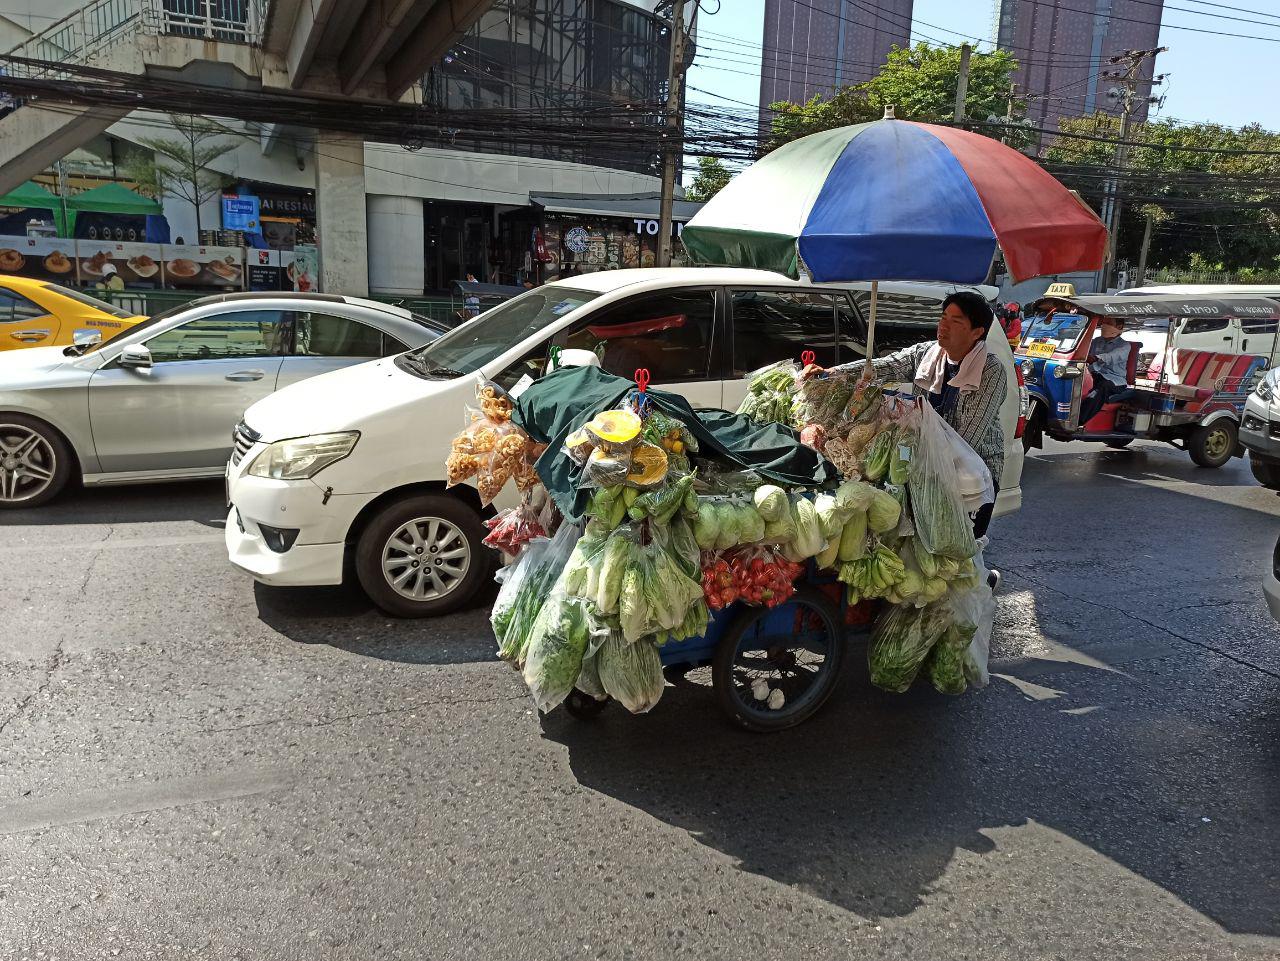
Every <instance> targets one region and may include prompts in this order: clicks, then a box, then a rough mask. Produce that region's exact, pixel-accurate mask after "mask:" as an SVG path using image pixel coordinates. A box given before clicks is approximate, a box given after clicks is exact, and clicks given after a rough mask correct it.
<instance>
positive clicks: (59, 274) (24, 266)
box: [0, 236, 76, 286]
mask: <svg viewBox="0 0 1280 961" xmlns="http://www.w3.org/2000/svg"><path fill="white" fill-rule="evenodd" d="M5 275H9V276H15V275H16V276H18V277H31V278H33V279H35V280H47V281H50V282H52V283H55V284H64V285H68V286H75V283H76V242H75V241H74V240H71V239H70V238H66V237H25V236H23V237H16V236H15V237H0V276H5Z"/></svg>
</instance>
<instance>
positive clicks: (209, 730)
mask: <svg viewBox="0 0 1280 961" xmlns="http://www.w3.org/2000/svg"><path fill="white" fill-rule="evenodd" d="M528 696H529V695H528V693H527V692H525V691H521V692H519V693H517V694H502V695H497V696H494V697H456V698H448V699H444V698H433V699H432V700H430V701H420V702H418V703H416V704H410V705H407V706H405V707H389V708H386V709H385V710H381V711H360V712H357V713H354V714H338V715H335V716H334V717H323V718H318V719H316V720H307V719H304V718H294V717H276V718H271V719H270V720H267V721H251V722H249V723H248V724H236V725H233V726H231V727H206V728H200V730H199V731H198V732H197V733H199V734H225V733H227V732H229V731H247V730H251V729H253V728H259V727H272V726H274V725H279V724H291V725H297V726H300V727H307V728H316V727H329V726H331V725H334V724H341V723H343V722H344V721H364V720H367V719H369V718H375V717H386V716H388V715H392V714H413V713H415V712H418V711H424V710H429V709H431V708H435V707H451V706H453V705H455V704H495V703H498V702H501V701H519V700H523V699H524V698H526V697H528Z"/></svg>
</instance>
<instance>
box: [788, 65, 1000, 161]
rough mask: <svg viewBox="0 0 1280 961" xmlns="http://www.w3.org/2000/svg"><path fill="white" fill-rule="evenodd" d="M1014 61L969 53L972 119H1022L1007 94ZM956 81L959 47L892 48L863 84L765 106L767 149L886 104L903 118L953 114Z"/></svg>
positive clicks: (859, 118)
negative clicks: (769, 117)
mask: <svg viewBox="0 0 1280 961" xmlns="http://www.w3.org/2000/svg"><path fill="white" fill-rule="evenodd" d="M1017 69H1018V62H1017V60H1015V59H1014V58H1013V57H1012V56H1011V55H1010V54H1009V53H1007V52H1005V51H1003V50H997V51H996V52H994V53H978V52H977V51H974V52H973V53H972V54H971V55H970V58H969V86H968V88H967V91H966V93H965V114H966V116H968V117H970V118H973V119H976V120H987V119H989V118H992V117H997V118H1000V119H1003V118H1004V117H1006V116H1012V117H1014V118H1021V116H1022V115H1023V113H1024V112H1025V109H1026V103H1025V101H1023V100H1021V99H1018V98H1012V100H1011V93H1012V83H1013V81H1012V77H1013V72H1014V71H1015V70H1017ZM959 83H960V50H959V48H958V47H933V46H930V45H929V44H927V43H918V44H916V45H915V46H914V47H905V48H903V47H896V46H895V47H894V48H893V49H892V50H891V51H890V52H889V56H888V58H887V60H886V61H885V64H884V66H883V67H881V68H880V72H879V73H878V74H877V75H876V76H875V77H873V78H872V79H871V80H869V81H867V82H866V83H861V84H856V85H854V86H849V87H845V88H843V89H842V90H840V91H839V92H838V93H836V94H835V96H833V97H831V98H830V99H828V98H825V97H823V96H821V95H815V96H814V97H813V98H811V99H810V100H809V101H808V102H807V103H804V104H794V103H787V102H785V101H783V102H779V103H773V104H770V105H769V106H770V108H771V109H772V110H774V111H775V115H774V118H773V121H772V131H771V132H772V137H771V138H770V140H769V143H768V145H767V149H768V150H776V149H777V148H778V147H781V146H782V145H783V144H784V143H789V142H790V141H792V140H796V139H798V138H800V137H806V136H808V135H809V134H812V133H818V132H819V131H822V130H830V129H832V128H834V127H844V126H847V125H849V124H855V123H865V122H867V121H870V120H878V119H879V118H880V117H881V116H883V115H884V108H885V106H886V105H888V104H892V105H893V107H894V113H895V115H896V116H897V117H898V118H899V119H902V120H920V121H924V122H926V123H936V122H938V121H949V120H952V119H953V118H954V112H955V100H956V88H957V86H958V85H959Z"/></svg>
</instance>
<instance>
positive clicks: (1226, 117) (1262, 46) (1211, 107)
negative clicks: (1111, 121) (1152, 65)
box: [688, 0, 1280, 130]
mask: <svg viewBox="0 0 1280 961" xmlns="http://www.w3.org/2000/svg"><path fill="white" fill-rule="evenodd" d="M1222 3H1224V4H1229V5H1230V6H1232V7H1238V8H1244V10H1228V9H1223V7H1221V6H1214V5H1212V4H1205V3H1203V2H1200V0H1167V5H1171V6H1175V7H1180V8H1185V9H1183V10H1169V9H1166V10H1165V12H1164V18H1163V27H1162V30H1161V36H1160V42H1161V44H1162V45H1163V46H1166V47H1168V48H1169V52H1168V53H1164V54H1161V55H1160V57H1159V58H1158V59H1157V60H1156V72H1157V73H1168V74H1171V76H1170V78H1169V81H1168V83H1167V84H1166V85H1165V86H1164V88H1163V90H1164V92H1166V93H1167V94H1168V100H1167V101H1166V103H1165V105H1164V108H1163V110H1161V111H1160V112H1159V113H1158V114H1156V116H1163V117H1176V118H1177V119H1179V120H1214V121H1217V122H1219V123H1226V124H1230V125H1232V126H1239V125H1241V124H1245V123H1251V122H1257V123H1260V124H1262V125H1263V126H1264V127H1267V128H1269V129H1271V130H1277V129H1280V97H1277V95H1276V93H1275V90H1276V83H1275V79H1274V72H1273V71H1274V68H1273V66H1272V65H1274V64H1275V63H1276V62H1277V60H1278V59H1280V0H1222ZM1073 5H1074V4H1073ZM714 9H715V0H704V7H703V13H702V14H701V16H700V18H699V29H700V30H704V31H712V32H714V33H715V34H718V35H720V36H716V37H712V36H710V35H707V36H706V38H705V39H706V40H707V41H708V42H709V43H712V44H714V45H715V46H717V47H721V48H725V47H729V48H731V49H735V50H738V51H741V54H740V55H727V54H725V53H723V51H717V52H712V51H704V50H701V49H700V51H699V57H698V59H697V60H696V61H695V62H694V65H693V67H692V68H691V69H690V72H689V81H688V82H689V86H690V87H691V88H699V89H701V90H707V91H710V92H712V93H714V94H720V95H721V96H724V97H731V98H733V99H734V100H745V101H748V102H750V103H752V104H755V103H756V102H757V101H758V100H759V96H760V79H759V77H760V53H759V47H760V41H761V38H762V35H763V30H764V27H763V24H764V0H720V12H719V13H718V14H713V15H712V14H708V12H707V11H709V10H714ZM1189 10H1202V11H1203V13H1190V12H1186V11H1189ZM1246 11H1253V12H1246ZM1263 11H1266V12H1263ZM991 14H992V0H915V13H914V21H915V25H916V30H917V31H923V32H924V33H927V34H929V35H930V36H931V37H935V38H938V39H946V40H950V41H952V42H954V43H962V42H964V40H965V39H966V37H965V36H964V35H972V36H976V37H981V38H983V39H986V38H989V37H990V35H991ZM1228 17H1235V18H1240V19H1239V20H1231V19H1226V18H1228ZM1241 21H1263V22H1264V23H1271V22H1274V24H1275V26H1274V27H1271V26H1264V25H1263V24H1261V23H1251V22H1241ZM924 23H928V24H931V25H933V26H924V25H923V24H924ZM1174 24H1180V25H1183V26H1188V27H1196V28H1199V29H1201V30H1217V31H1225V32H1230V33H1241V34H1253V35H1255V36H1269V37H1272V38H1275V40H1276V42H1274V43H1271V42H1266V41H1261V40H1247V39H1242V38H1239V37H1221V36H1213V35H1211V34H1207V33H1194V32H1191V31H1188V30H1178V29H1171V26H1172V25H1174ZM939 28H945V29H939ZM947 31H954V32H950V33H949V32H947ZM724 35H728V36H730V37H734V38H737V40H738V44H750V45H751V48H748V47H745V46H741V45H734V44H732V43H730V42H728V41H725V40H723V39H722V37H723V36H724ZM917 39H922V38H917ZM713 58H714V59H713ZM737 61H745V62H737ZM743 74H748V75H747V76H744V75H743ZM689 99H690V100H693V101H696V102H704V103H719V104H721V105H723V104H724V101H722V100H716V99H715V98H714V97H709V96H707V95H706V94H702V93H699V92H698V91H697V90H694V89H690V91H689Z"/></svg>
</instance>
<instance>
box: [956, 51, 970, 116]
mask: <svg viewBox="0 0 1280 961" xmlns="http://www.w3.org/2000/svg"><path fill="white" fill-rule="evenodd" d="M972 53H973V48H972V47H971V46H969V45H968V44H967V43H962V44H961V45H960V76H959V77H957V78H956V109H955V113H954V115H953V119H954V120H955V122H956V123H957V124H962V123H964V101H965V98H966V97H967V96H968V95H969V57H970V55H971V54H972Z"/></svg>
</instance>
